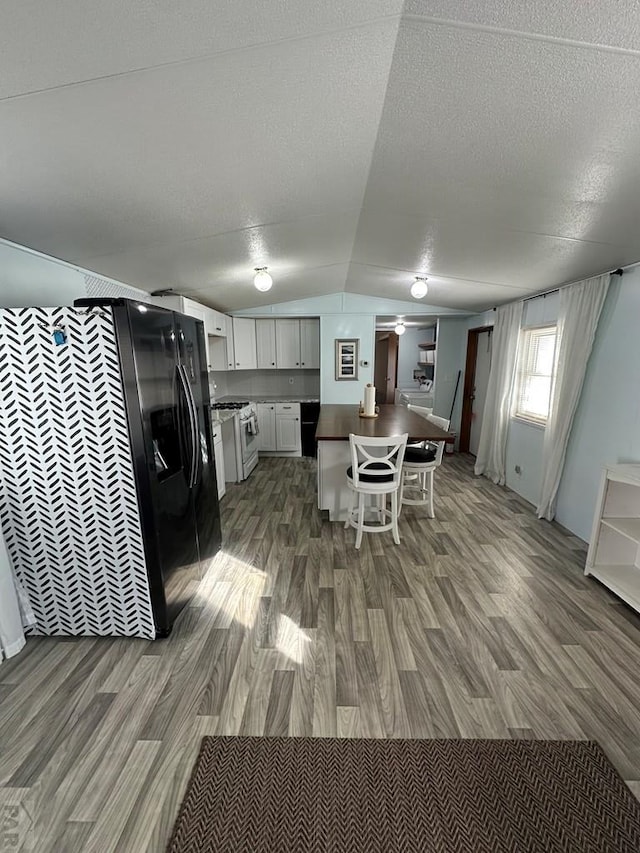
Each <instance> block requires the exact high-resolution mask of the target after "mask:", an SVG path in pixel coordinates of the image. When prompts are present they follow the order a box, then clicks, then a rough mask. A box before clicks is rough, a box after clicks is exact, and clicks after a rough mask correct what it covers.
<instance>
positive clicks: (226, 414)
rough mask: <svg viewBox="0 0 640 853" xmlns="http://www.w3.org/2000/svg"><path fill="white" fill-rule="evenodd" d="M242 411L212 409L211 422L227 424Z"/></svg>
mask: <svg viewBox="0 0 640 853" xmlns="http://www.w3.org/2000/svg"><path fill="white" fill-rule="evenodd" d="M239 411H240V409H211V421H212V422H214V421H215V422H216V423H219V424H223V423H226V421H230V420H231V419H232V418H234V417H235V416H236V415H237V414H238V413H239Z"/></svg>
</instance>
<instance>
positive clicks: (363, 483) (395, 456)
mask: <svg viewBox="0 0 640 853" xmlns="http://www.w3.org/2000/svg"><path fill="white" fill-rule="evenodd" d="M407 437H408V433H406V432H405V433H404V434H403V435H390V436H382V437H379V438H372V437H370V436H368V435H354V434H353V433H351V434H350V435H349V449H350V452H351V465H350V466H349V468H348V469H347V485H348V487H349V492H350V494H349V507H348V510H347V520H346V521H345V525H344V526H345V528H347V527H349V526H351V527H354V528H355V529H356V531H357V533H356V549H359V548H360V545H361V544H362V534H363V533H382V532H383V531H385V530H391V531H392V533H393V541H394V542H395V543H396V545H399V544H400V534H399V533H398V511H399V502H398V493H399V491H400V484H401V480H402V464H403V462H404V453H405V449H406V446H407ZM387 495H390V496H391V508H390V509H387ZM356 496H357V506H355V509H354V504H356ZM367 496H373V497H374V498H375V499H376V504H377V506H376V507H371V509H370V511H374V512H375V513H376V514H377V516H378V524H365V522H364V514H365V509H366V507H365V501H366V500H367Z"/></svg>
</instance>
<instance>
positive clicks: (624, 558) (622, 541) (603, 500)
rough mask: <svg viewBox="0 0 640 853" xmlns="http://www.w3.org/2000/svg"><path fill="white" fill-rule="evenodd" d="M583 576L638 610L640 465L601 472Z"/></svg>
mask: <svg viewBox="0 0 640 853" xmlns="http://www.w3.org/2000/svg"><path fill="white" fill-rule="evenodd" d="M584 573H585V575H591V576H593V577H594V578H597V579H598V580H599V581H600V582H601V583H602V584H604V585H605V586H606V587H608V588H609V589H610V590H611V592H613V593H615V594H616V595H617V596H618V597H619V598H621V599H622V600H623V601H626V603H627V604H629V605H630V606H631V607H633V608H634V609H635V610H638V611H640V465H609V466H607V467H606V468H605V469H604V471H603V472H602V481H601V483H600V493H599V495H598V502H597V504H596V512H595V516H594V519H593V528H592V531H591V540H590V543H589V551H588V553H587V562H586V566H585V570H584Z"/></svg>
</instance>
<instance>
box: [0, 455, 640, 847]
mask: <svg viewBox="0 0 640 853" xmlns="http://www.w3.org/2000/svg"><path fill="white" fill-rule="evenodd" d="M314 464H315V463H314V462H313V461H311V460H300V459H286V460H285V459H266V460H262V461H261V463H260V466H259V467H258V469H257V470H256V471H255V473H254V474H253V475H252V477H251V479H250V480H249V481H248V482H247V483H246V484H244V485H242V486H232V487H230V489H229V491H228V493H227V496H226V498H225V499H224V500H223V504H222V506H223V530H224V540H225V541H224V552H223V553H222V554H220V555H219V556H218V557H217V558H216V560H215V561H214V562H213V564H212V566H211V568H210V570H209V572H208V574H207V576H206V577H205V578H204V579H203V581H202V583H201V584H200V587H199V588H198V590H197V592H196V595H195V596H194V599H193V603H192V605H191V607H190V608H188V609H187V610H186V611H185V612H184V613H183V614H182V616H181V618H180V620H179V622H178V623H177V625H176V627H175V629H174V632H173V634H172V636H171V637H170V638H169V639H168V640H161V641H158V642H155V643H150V642H146V641H142V640H126V639H92V638H87V639H77V640H73V639H65V638H34V639H30V640H29V642H28V644H27V649H26V650H25V652H23V653H22V654H21V655H20V656H18V657H16V658H14V659H12V660H11V661H7V662H5V663H3V664H2V665H1V666H0V786H2V787H0V803H3V802H7V801H8V800H9V799H10V798H14V799H20V798H21V797H23V798H24V797H25V796H28V801H29V802H30V804H31V806H30V807H31V809H32V813H33V817H34V820H35V832H36V844H35V849H36V850H37V851H39V853H45V851H65V853H75V851H100V853H108V851H126V853H129V851H130V852H131V853H142V851H153V853H157V851H162V850H164V846H165V844H166V841H167V839H168V836H169V834H170V831H171V827H172V824H173V820H174V817H175V814H176V810H177V807H178V805H179V802H180V800H181V797H182V794H183V792H184V788H185V785H186V782H187V780H188V777H189V773H190V770H191V766H192V764H193V762H194V760H195V756H196V753H197V751H198V746H199V741H200V738H201V737H202V735H205V734H227V735H228V734H244V735H263V734H265V735H313V736H330V735H337V736H339V737H424V738H432V737H465V738H468V737H489V738H594V739H597V740H598V741H599V742H600V744H601V745H602V746H603V747H604V749H605V750H606V752H607V754H608V755H609V757H610V759H611V760H612V761H613V763H614V764H615V765H616V767H617V768H618V770H619V771H620V773H621V774H622V776H623V777H624V778H625V779H626V780H628V781H629V782H631V783H634V782H635V784H632V787H633V788H635V789H636V790H638V787H639V785H638V781H637V780H640V737H639V735H640V684H639V681H638V672H640V619H638V617H637V616H636V615H635V614H633V613H632V612H631V611H629V610H628V609H627V608H626V607H625V606H624V605H622V604H620V603H619V602H618V601H617V600H616V599H615V598H614V597H613V596H612V595H610V594H609V593H608V592H607V591H606V590H605V589H604V588H603V587H601V586H600V585H598V584H597V583H596V582H594V581H592V580H589V579H585V578H584V577H583V575H582V568H583V565H584V557H585V551H584V546H583V544H582V543H581V542H580V541H579V540H578V539H576V538H575V537H572V536H571V535H569V534H567V532H566V531H564V530H562V529H561V528H560V527H558V526H557V525H551V524H548V523H546V522H540V521H537V520H536V519H535V517H534V515H533V513H532V511H531V509H530V508H529V506H528V505H527V504H525V503H524V502H523V501H521V500H520V499H518V498H517V497H516V496H515V495H514V494H513V493H511V492H509V491H506V490H503V489H499V488H497V487H495V486H493V485H492V484H491V483H489V482H488V481H487V480H485V479H483V478H480V479H475V478H474V477H473V476H472V473H471V462H470V457H460V456H455V457H446V458H445V462H444V464H443V466H442V468H441V469H440V470H439V472H438V474H437V478H436V494H437V501H436V518H435V519H433V520H430V519H427V518H425V517H424V515H423V514H422V512H421V510H419V509H416V508H413V507H410V508H405V509H404V510H403V514H402V518H401V524H400V534H401V538H402V542H401V545H400V546H394V544H393V541H392V538H391V533H384V534H379V535H376V536H373V535H365V537H364V541H363V545H362V549H361V551H360V553H358V552H356V551H355V549H354V547H353V543H354V537H355V531H353V530H348V531H345V530H344V529H343V527H342V525H341V524H335V523H334V524H331V523H329V522H328V521H326V520H323V518H322V516H321V515H320V513H319V512H318V510H317V509H316V503H315V501H316V499H315V468H314Z"/></svg>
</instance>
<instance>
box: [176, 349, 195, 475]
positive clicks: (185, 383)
mask: <svg viewBox="0 0 640 853" xmlns="http://www.w3.org/2000/svg"><path fill="white" fill-rule="evenodd" d="M178 375H179V376H180V381H181V383H182V390H183V392H184V396H185V400H186V401H187V411H188V412H189V427H190V430H191V461H190V465H189V488H190V489H192V488H193V487H194V486H195V484H196V480H197V476H198V440H199V437H200V436H199V431H198V417H197V411H196V404H195V401H194V399H193V394H192V393H191V388H190V387H189V379H188V377H187V371H186V368H185V366H184V365H183V364H180V365H179V366H178Z"/></svg>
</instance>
